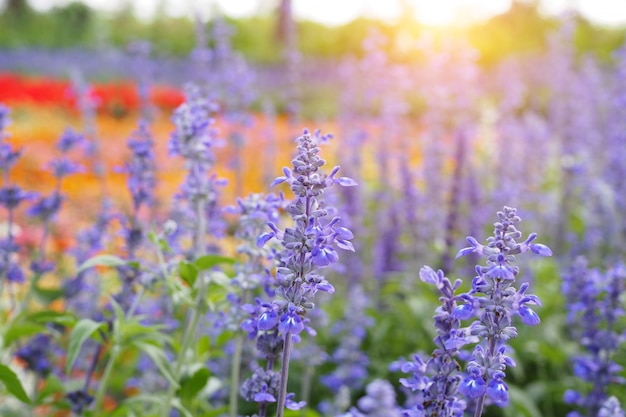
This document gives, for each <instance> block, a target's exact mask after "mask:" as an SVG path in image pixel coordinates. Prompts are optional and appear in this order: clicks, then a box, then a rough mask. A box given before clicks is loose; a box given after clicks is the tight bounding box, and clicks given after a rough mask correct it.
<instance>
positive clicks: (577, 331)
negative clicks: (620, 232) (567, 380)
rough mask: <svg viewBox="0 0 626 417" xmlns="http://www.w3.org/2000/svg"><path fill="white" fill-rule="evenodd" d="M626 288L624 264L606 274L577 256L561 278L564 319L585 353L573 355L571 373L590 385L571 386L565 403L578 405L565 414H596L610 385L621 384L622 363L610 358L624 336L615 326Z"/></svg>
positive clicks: (569, 415) (619, 315)
mask: <svg viewBox="0 0 626 417" xmlns="http://www.w3.org/2000/svg"><path fill="white" fill-rule="evenodd" d="M625 290H626V267H624V265H621V264H618V265H616V266H615V267H613V268H611V269H610V270H608V271H607V272H606V273H605V274H602V273H600V272H599V271H598V270H590V269H588V268H587V262H586V261H585V260H584V259H582V258H578V259H577V260H576V262H574V264H573V265H572V268H571V270H570V271H569V273H568V274H566V275H565V276H564V277H563V293H564V295H565V297H566V301H567V306H568V316H567V322H568V325H569V328H570V329H571V336H572V337H574V338H575V339H578V340H579V341H580V344H581V345H582V347H583V348H584V349H585V350H586V353H585V354H579V355H576V356H574V357H573V359H572V362H573V365H574V373H575V375H576V376H577V377H578V378H580V379H581V380H582V381H584V382H586V383H590V384H591V387H592V388H591V390H590V391H589V392H588V393H586V394H585V393H584V391H583V390H579V391H577V390H573V389H570V390H568V391H566V393H565V402H566V403H568V404H574V405H577V406H578V407H580V409H581V410H582V412H578V411H573V412H571V413H569V414H568V417H582V416H588V417H593V416H596V415H599V410H600V409H601V408H603V407H604V404H605V402H606V401H607V399H608V389H609V386H610V385H611V384H623V383H624V382H626V380H625V379H624V378H623V377H621V376H620V372H621V371H622V366H620V365H618V364H617V363H616V362H615V361H613V359H612V358H613V355H614V354H615V352H617V350H618V349H619V346H620V345H621V344H622V343H623V342H624V340H625V338H626V336H625V335H624V333H623V332H620V331H619V330H618V329H617V328H616V327H617V320H618V318H619V317H621V316H623V315H624V309H623V307H622V304H621V301H620V296H621V294H623V293H624V291H625Z"/></svg>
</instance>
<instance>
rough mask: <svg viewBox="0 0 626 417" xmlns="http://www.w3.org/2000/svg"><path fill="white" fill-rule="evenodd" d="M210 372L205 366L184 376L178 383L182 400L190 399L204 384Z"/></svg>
mask: <svg viewBox="0 0 626 417" xmlns="http://www.w3.org/2000/svg"><path fill="white" fill-rule="evenodd" d="M210 376H211V372H210V371H209V370H208V369H207V368H201V369H198V370H197V371H196V372H194V373H193V375H191V377H189V378H185V379H183V380H182V381H181V383H180V397H181V398H183V400H191V399H192V398H194V397H195V396H196V395H197V394H198V393H199V392H200V391H202V388H204V387H205V386H206V383H207V381H208V380H209V377H210Z"/></svg>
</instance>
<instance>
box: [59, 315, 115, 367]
mask: <svg viewBox="0 0 626 417" xmlns="http://www.w3.org/2000/svg"><path fill="white" fill-rule="evenodd" d="M104 325H105V323H97V322H95V321H93V320H91V319H82V320H81V321H79V322H78V324H76V326H74V328H73V329H72V333H71V334H70V345H69V348H68V350H67V362H66V363H65V373H67V374H68V375H69V373H70V371H71V370H72V366H73V365H74V361H75V360H76V358H77V357H78V353H79V352H80V348H81V347H82V346H83V344H84V343H85V341H86V340H87V339H89V338H90V337H91V335H93V334H94V332H96V331H97V330H98V329H100V328H102V327H103V326H104Z"/></svg>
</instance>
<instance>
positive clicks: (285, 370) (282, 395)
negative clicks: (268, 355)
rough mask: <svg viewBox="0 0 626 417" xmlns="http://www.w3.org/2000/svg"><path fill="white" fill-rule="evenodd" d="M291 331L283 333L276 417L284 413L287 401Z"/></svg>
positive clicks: (280, 416) (281, 416)
mask: <svg viewBox="0 0 626 417" xmlns="http://www.w3.org/2000/svg"><path fill="white" fill-rule="evenodd" d="M291 345H292V340H291V332H290V331H289V332H287V334H285V346H284V348H283V362H282V367H281V369H280V391H278V403H277V408H276V417H283V415H284V414H285V402H287V379H288V378H289V358H290V356H291Z"/></svg>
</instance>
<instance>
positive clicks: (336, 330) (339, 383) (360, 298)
mask: <svg viewBox="0 0 626 417" xmlns="http://www.w3.org/2000/svg"><path fill="white" fill-rule="evenodd" d="M348 299H349V300H350V302H349V303H348V304H347V305H346V310H345V317H344V319H343V320H341V321H339V322H337V323H336V324H335V325H334V326H333V328H332V329H331V333H332V334H335V335H341V339H340V342H339V346H338V347H337V349H336V350H335V352H333V354H332V356H331V358H330V361H331V362H333V363H334V364H335V365H336V367H335V369H334V370H333V371H332V372H331V373H329V374H327V375H323V376H322V377H321V378H320V380H321V382H322V384H324V385H325V386H326V387H328V388H329V389H330V390H331V391H332V392H334V393H339V392H341V389H342V387H347V388H349V389H350V390H360V389H361V388H363V384H364V382H365V380H366V379H367V375H368V374H367V367H368V365H369V358H368V357H367V354H366V353H365V352H363V351H362V350H361V344H362V343H363V340H364V339H365V337H366V335H367V328H368V327H369V326H371V325H372V324H373V320H372V318H371V317H369V316H368V315H367V314H366V312H365V310H366V308H367V306H368V299H367V297H366V295H365V291H364V290H363V288H362V287H361V286H360V285H354V286H353V287H351V288H350V290H349V295H348Z"/></svg>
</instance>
